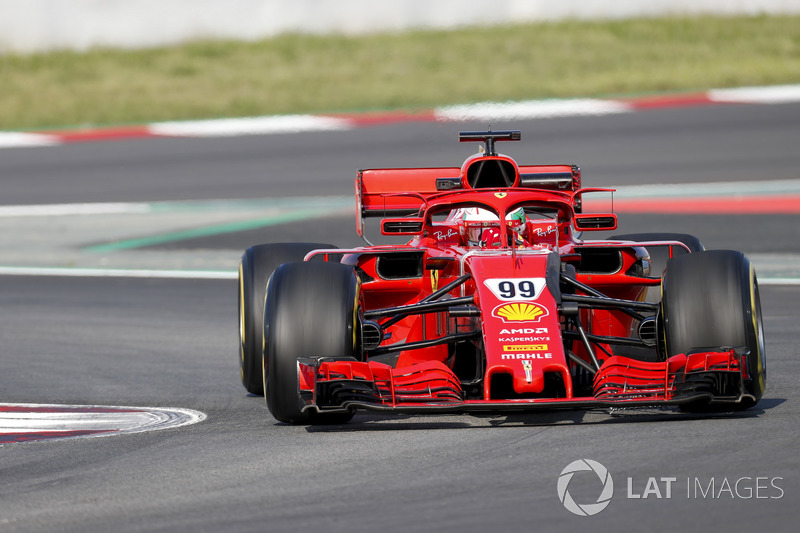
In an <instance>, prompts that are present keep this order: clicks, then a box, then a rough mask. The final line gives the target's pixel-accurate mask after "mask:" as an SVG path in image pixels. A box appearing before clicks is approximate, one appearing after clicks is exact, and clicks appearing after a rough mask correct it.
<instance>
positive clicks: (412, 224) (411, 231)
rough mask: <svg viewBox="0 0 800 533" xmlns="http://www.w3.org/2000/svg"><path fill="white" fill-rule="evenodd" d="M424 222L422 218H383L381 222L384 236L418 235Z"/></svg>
mask: <svg viewBox="0 0 800 533" xmlns="http://www.w3.org/2000/svg"><path fill="white" fill-rule="evenodd" d="M424 225H425V220H424V219H422V218H385V219H383V220H382V221H381V233H382V234H384V235H419V234H420V233H422V228H423V227H424Z"/></svg>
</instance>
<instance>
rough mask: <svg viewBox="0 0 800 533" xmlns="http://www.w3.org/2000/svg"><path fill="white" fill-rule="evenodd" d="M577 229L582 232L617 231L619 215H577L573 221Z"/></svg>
mask: <svg viewBox="0 0 800 533" xmlns="http://www.w3.org/2000/svg"><path fill="white" fill-rule="evenodd" d="M573 220H574V222H575V227H576V228H577V229H579V230H582V231H599V230H612V229H617V215H615V214H613V213H603V214H591V213H586V214H584V213H581V214H576V215H575V218H574V219H573Z"/></svg>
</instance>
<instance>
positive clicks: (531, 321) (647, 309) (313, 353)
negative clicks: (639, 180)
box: [239, 131, 766, 424]
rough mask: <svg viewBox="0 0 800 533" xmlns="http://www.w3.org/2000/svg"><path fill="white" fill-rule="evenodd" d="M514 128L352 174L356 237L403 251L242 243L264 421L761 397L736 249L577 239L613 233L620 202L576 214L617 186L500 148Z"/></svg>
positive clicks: (760, 371)
mask: <svg viewBox="0 0 800 533" xmlns="http://www.w3.org/2000/svg"><path fill="white" fill-rule="evenodd" d="M519 139H520V133H519V132H518V131H502V132H491V131H489V132H462V133H461V134H460V140H461V141H478V142H482V143H484V148H483V150H482V151H481V152H480V153H478V154H476V155H474V156H472V157H469V158H468V159H467V160H466V161H465V162H464V164H463V165H462V166H461V167H460V168H458V167H453V168H411V169H377V170H362V171H360V172H359V173H358V177H357V178H356V203H357V207H358V213H357V230H358V233H359V235H361V236H362V237H364V233H363V232H364V224H365V219H366V218H370V217H380V218H381V219H382V220H381V221H380V228H381V233H382V234H383V235H389V236H406V237H404V238H403V240H404V241H408V242H407V243H406V244H398V245H382V246H375V245H369V246H364V247H360V248H355V249H347V250H345V249H336V248H334V247H332V246H330V245H324V244H313V243H284V244H262V245H257V246H253V247H251V248H249V249H248V250H247V251H246V252H245V253H244V255H243V256H242V260H241V264H240V267H239V322H240V340H241V353H240V363H241V371H242V382H243V384H244V386H245V388H246V389H247V390H248V391H249V392H251V393H255V394H264V396H265V397H266V401H267V405H268V407H269V410H270V411H271V413H272V414H273V416H274V417H275V418H276V419H278V420H280V421H283V422H288V423H300V424H315V423H341V422H345V421H347V420H348V419H349V418H350V417H352V416H353V413H354V412H355V411H356V410H358V409H370V410H377V411H386V412H476V411H528V410H535V409H548V408H551V409H552V408H584V409H585V408H596V407H604V406H605V407H608V406H645V405H646V406H652V405H679V406H681V407H682V408H688V409H693V410H705V409H716V408H718V406H720V405H722V406H723V408H730V409H745V408H747V407H750V406H753V405H755V404H756V403H757V402H758V401H759V399H760V398H761V396H762V394H763V393H764V388H765V379H766V367H765V355H764V335H763V330H762V322H761V310H760V304H759V294H758V285H757V283H756V276H755V272H754V270H753V268H752V266H751V264H750V262H749V261H748V259H747V258H746V257H745V256H744V255H743V254H741V253H740V252H735V251H729V250H716V251H705V250H703V247H702V245H701V244H700V242H699V241H698V240H697V238H695V237H693V236H691V235H685V234H634V235H617V236H614V237H612V238H610V239H607V240H588V239H584V238H583V236H582V234H583V233H584V232H587V231H592V230H613V229H615V228H616V225H617V219H616V216H615V215H614V214H612V213H599V214H598V213H592V214H589V213H584V212H583V211H584V210H583V209H582V205H583V201H584V200H583V199H584V196H585V195H586V194H587V193H591V192H598V191H606V192H607V193H608V192H610V189H586V188H581V177H580V170H579V169H578V167H576V166H572V165H547V166H540V165H519V164H517V163H516V161H514V159H512V158H510V157H508V156H505V155H502V154H498V153H497V152H496V151H495V144H496V142H497V141H510V140H519ZM365 240H366V239H365ZM656 263H661V264H660V266H655V264H656ZM664 265H665V268H664ZM648 289H649V293H650V294H649V297H648ZM659 289H660V294H658V295H657V297H654V295H653V293H654V292H656V293H657V292H659Z"/></svg>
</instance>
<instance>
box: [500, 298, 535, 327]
mask: <svg viewBox="0 0 800 533" xmlns="http://www.w3.org/2000/svg"><path fill="white" fill-rule="evenodd" d="M492 315H493V316H495V317H497V318H500V319H502V320H503V322H505V323H506V324H509V323H514V322H538V321H539V319H541V318H542V317H543V316H547V315H548V311H547V309H546V308H544V307H542V306H541V305H538V304H534V303H529V302H521V303H509V304H503V305H499V306H497V307H495V309H494V311H492Z"/></svg>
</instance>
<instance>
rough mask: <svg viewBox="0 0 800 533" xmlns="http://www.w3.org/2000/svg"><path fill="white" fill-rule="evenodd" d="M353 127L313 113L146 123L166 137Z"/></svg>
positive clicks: (345, 121)
mask: <svg viewBox="0 0 800 533" xmlns="http://www.w3.org/2000/svg"><path fill="white" fill-rule="evenodd" d="M352 127H353V124H352V122H351V121H349V120H347V119H340V118H334V117H321V116H314V115H283V116H268V117H247V118H231V119H218V120H190V121H183V122H157V123H155V124H151V125H150V126H149V131H150V133H151V134H152V135H161V136H169V137H236V136H239V135H264V134H269V133H300V132H309V131H342V130H348V129H351V128H352Z"/></svg>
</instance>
